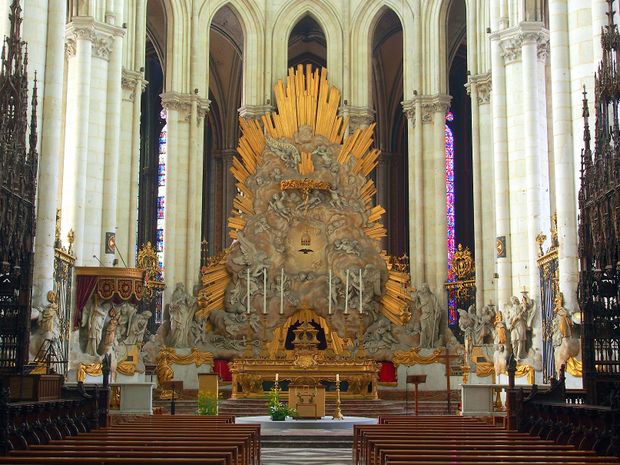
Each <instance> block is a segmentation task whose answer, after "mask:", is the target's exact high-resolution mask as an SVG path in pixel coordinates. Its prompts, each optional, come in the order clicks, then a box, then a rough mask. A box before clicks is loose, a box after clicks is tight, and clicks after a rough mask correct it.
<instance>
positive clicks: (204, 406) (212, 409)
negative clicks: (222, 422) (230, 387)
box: [196, 391, 219, 415]
mask: <svg viewBox="0 0 620 465" xmlns="http://www.w3.org/2000/svg"><path fill="white" fill-rule="evenodd" d="M218 400H219V399H218V396H217V394H215V393H214V392H204V391H200V392H199V393H198V409H197V410H196V413H197V414H198V415H217V412H218Z"/></svg>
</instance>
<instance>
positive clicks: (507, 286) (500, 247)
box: [491, 32, 512, 305]
mask: <svg viewBox="0 0 620 465" xmlns="http://www.w3.org/2000/svg"><path fill="white" fill-rule="evenodd" d="M500 39H501V32H495V33H493V34H492V35H491V69H492V76H493V90H492V93H491V96H492V98H491V103H492V108H493V160H494V163H493V166H494V172H495V176H494V178H495V189H494V191H495V233H496V235H497V236H496V260H497V262H496V263H497V265H496V267H497V278H496V279H497V301H498V304H500V305H503V304H504V303H505V302H507V301H508V299H509V298H510V295H511V294H512V281H511V280H512V275H511V271H510V258H509V250H510V243H511V239H510V236H511V235H510V198H509V186H508V182H509V179H508V134H507V131H506V123H507V118H506V69H505V67H504V58H503V57H502V49H501V46H500Z"/></svg>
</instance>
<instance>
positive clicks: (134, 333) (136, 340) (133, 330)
mask: <svg viewBox="0 0 620 465" xmlns="http://www.w3.org/2000/svg"><path fill="white" fill-rule="evenodd" d="M151 315H152V313H151V312H149V311H145V312H142V313H138V314H137V315H136V316H135V317H134V318H133V320H132V321H131V326H129V328H128V329H127V338H126V339H125V344H128V345H131V344H140V343H142V341H143V340H144V332H145V331H146V326H147V324H148V322H149V319H150V318H151Z"/></svg>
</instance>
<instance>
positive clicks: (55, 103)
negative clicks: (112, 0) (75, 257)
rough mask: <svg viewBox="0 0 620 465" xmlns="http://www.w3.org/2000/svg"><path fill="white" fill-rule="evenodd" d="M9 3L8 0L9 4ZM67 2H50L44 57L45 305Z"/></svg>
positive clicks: (40, 272) (41, 271) (41, 260)
mask: <svg viewBox="0 0 620 465" xmlns="http://www.w3.org/2000/svg"><path fill="white" fill-rule="evenodd" d="M8 4H9V2H6V5H8ZM66 7H67V5H66V2H50V4H49V5H48V17H47V48H46V60H45V83H44V86H43V96H42V99H40V101H41V102H42V103H43V119H42V125H41V138H40V139H41V152H40V153H41V155H40V161H39V165H40V166H41V167H42V168H43V169H40V170H39V180H38V191H39V193H44V195H39V196H38V202H37V235H36V238H35V240H36V244H35V256H34V276H33V278H34V283H35V285H36V286H37V287H38V288H39V290H40V291H41V292H40V293H39V295H38V297H39V298H40V299H41V301H39V302H36V301H35V302H33V305H43V304H44V302H43V301H42V300H43V299H44V296H45V295H46V294H47V291H49V290H52V289H53V288H54V282H53V277H54V272H53V270H54V240H55V230H56V209H57V192H58V171H59V163H60V153H61V151H62V141H61V131H62V120H61V118H59V117H58V115H60V114H61V113H62V103H63V81H64V68H65V67H64V59H65V34H64V28H65V21H66V14H67V13H66Z"/></svg>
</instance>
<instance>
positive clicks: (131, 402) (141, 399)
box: [110, 383, 155, 415]
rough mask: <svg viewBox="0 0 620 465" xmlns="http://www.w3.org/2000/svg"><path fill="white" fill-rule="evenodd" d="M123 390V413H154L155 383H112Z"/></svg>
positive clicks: (121, 408) (121, 405)
mask: <svg viewBox="0 0 620 465" xmlns="http://www.w3.org/2000/svg"><path fill="white" fill-rule="evenodd" d="M110 386H112V387H115V386H116V387H119V388H120V391H121V403H120V410H119V413H121V414H142V415H144V414H146V415H152V414H153V387H154V386H155V383H111V384H110Z"/></svg>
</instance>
